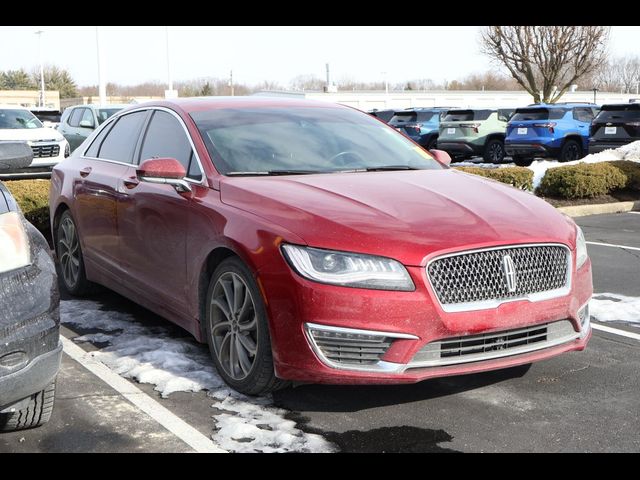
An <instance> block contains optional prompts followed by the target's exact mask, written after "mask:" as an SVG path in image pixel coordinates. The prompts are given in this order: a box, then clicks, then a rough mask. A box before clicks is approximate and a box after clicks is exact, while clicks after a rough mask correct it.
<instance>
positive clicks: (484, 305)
mask: <svg viewBox="0 0 640 480" xmlns="http://www.w3.org/2000/svg"><path fill="white" fill-rule="evenodd" d="M526 247H562V248H564V249H565V250H566V251H567V282H566V284H565V286H564V287H561V288H556V289H554V290H549V291H546V292H539V293H530V294H528V295H523V296H520V297H514V298H505V299H494V300H482V301H479V302H466V303H453V304H443V303H441V302H440V298H438V294H437V292H436V291H435V288H434V287H433V282H432V281H431V276H430V275H429V266H430V265H431V264H432V263H433V262H436V261H438V260H442V259H443V258H449V257H457V256H460V255H467V254H473V253H479V252H488V251H493V250H509V249H514V248H526ZM424 269H425V273H426V275H427V280H428V281H429V287H430V288H431V291H432V293H433V297H434V298H435V299H436V301H437V302H438V305H440V308H442V310H443V311H444V312H446V313H458V312H470V311H473V310H489V309H492V308H497V307H499V306H500V305H503V304H505V303H511V302H519V301H522V300H528V301H530V302H532V303H535V302H542V301H545V300H551V299H554V298H560V297H564V296H566V295H568V294H569V293H570V292H571V284H572V281H573V256H572V254H571V249H570V248H569V247H568V246H567V245H565V244H564V243H519V244H511V245H500V246H498V247H484V248H475V249H473V250H460V251H458V252H453V253H447V254H444V255H438V256H436V257H434V258H432V259H431V260H429V261H428V262H427V264H426V266H425V267H424Z"/></svg>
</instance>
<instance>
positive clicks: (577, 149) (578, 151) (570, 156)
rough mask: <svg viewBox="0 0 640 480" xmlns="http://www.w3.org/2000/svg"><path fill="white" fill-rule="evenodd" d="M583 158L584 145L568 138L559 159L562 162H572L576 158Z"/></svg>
mask: <svg viewBox="0 0 640 480" xmlns="http://www.w3.org/2000/svg"><path fill="white" fill-rule="evenodd" d="M581 158H582V147H581V146H580V144H579V143H578V142H576V141H575V140H567V141H566V142H564V145H562V148H561V149H560V157H559V158H558V160H560V161H561V162H572V161H574V160H580V159H581Z"/></svg>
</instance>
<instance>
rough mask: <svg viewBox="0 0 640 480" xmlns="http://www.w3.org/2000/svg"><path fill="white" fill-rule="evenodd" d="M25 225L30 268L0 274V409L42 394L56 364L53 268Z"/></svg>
mask: <svg viewBox="0 0 640 480" xmlns="http://www.w3.org/2000/svg"><path fill="white" fill-rule="evenodd" d="M27 225H28V235H29V241H30V245H31V258H32V264H31V265H29V266H27V267H24V268H20V269H17V270H14V271H12V272H7V273H3V274H0V409H3V408H5V407H6V406H8V405H11V404H13V403H15V402H17V401H20V400H22V399H23V398H25V397H28V396H30V395H32V394H34V393H36V392H38V391H40V390H42V389H43V388H44V387H46V385H48V384H49V383H50V382H51V381H52V380H53V378H55V376H56V374H57V372H58V369H59V365H60V356H61V346H60V332H59V329H60V309H59V304H60V298H59V294H58V284H57V276H56V271H55V266H54V263H53V260H52V258H51V255H50V253H49V246H48V245H47V243H46V241H45V240H44V238H43V237H42V235H41V234H40V233H39V232H38V231H37V230H35V228H34V227H33V226H31V225H29V224H27Z"/></svg>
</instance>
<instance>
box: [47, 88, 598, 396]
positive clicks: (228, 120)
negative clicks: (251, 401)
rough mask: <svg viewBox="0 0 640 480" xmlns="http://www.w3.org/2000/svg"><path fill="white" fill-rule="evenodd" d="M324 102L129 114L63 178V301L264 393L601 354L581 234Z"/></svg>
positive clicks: (54, 189)
mask: <svg viewBox="0 0 640 480" xmlns="http://www.w3.org/2000/svg"><path fill="white" fill-rule="evenodd" d="M448 161H450V158H449V157H448V155H446V154H445V153H444V152H440V151H432V152H428V151H426V150H424V149H423V148H422V147H420V146H419V145H418V144H416V143H415V142H413V141H411V140H410V139H409V138H407V137H406V136H405V135H403V134H401V133H399V132H398V131H396V130H395V129H393V128H391V127H389V126H388V125H385V124H383V123H381V122H380V121H378V120H376V119H374V118H371V116H369V115H367V114H365V113H363V112H360V111H357V110H355V109H352V108H349V107H345V106H340V105H333V104H330V103H326V102H320V101H318V102H313V101H307V100H293V99H273V98H256V97H244V98H242V97H231V98H224V97H221V98H215V99H212V98H209V99H206V98H201V99H188V98H185V99H177V100H171V101H164V102H154V103H149V104H145V105H140V106H137V107H132V108H130V109H127V110H124V111H122V112H120V113H118V114H116V115H115V116H114V117H112V118H111V119H109V120H108V121H107V122H105V123H104V124H103V125H102V126H101V127H100V128H99V129H98V130H97V131H96V133H95V134H94V135H93V136H92V137H90V138H89V139H87V142H86V143H85V144H84V145H83V146H82V147H81V148H79V149H78V150H77V151H76V152H75V153H74V154H72V156H71V157H69V159H67V160H66V161H64V162H63V163H62V164H61V165H59V166H58V167H56V168H55V169H54V173H53V176H52V186H51V193H50V211H51V220H52V230H53V232H54V239H55V243H56V249H57V256H58V258H59V259H60V263H61V271H62V272H64V273H63V275H62V279H61V280H62V284H63V285H64V286H65V288H66V289H67V290H68V291H69V292H71V293H72V294H75V295H86V294H88V293H89V292H90V289H91V286H92V282H95V283H98V284H101V285H104V286H106V287H108V288H110V289H112V290H115V291H116V292H119V293H120V294H122V295H124V296H125V297H127V298H130V299H132V300H134V301H135V302H137V303H139V304H141V305H143V306H145V307H147V308H149V309H150V310H152V311H154V312H156V313H157V314H158V315H161V316H162V317H165V318H167V319H169V320H171V321H173V322H175V323H176V324H178V325H180V326H182V327H183V328H185V329H186V330H187V331H189V332H191V334H193V335H194V336H195V337H196V339H198V340H200V341H202V342H207V343H208V344H209V348H210V351H211V354H212V358H213V362H214V364H215V365H216V367H217V370H218V372H219V373H220V375H221V376H222V378H224V380H225V381H226V382H227V383H228V384H229V385H230V386H232V387H233V388H235V389H237V390H239V391H241V392H244V393H248V394H261V393H265V392H268V391H271V390H274V389H276V388H279V387H282V386H283V385H285V384H286V381H287V380H295V381H300V382H323V383H347V384H365V383H413V382H418V381H420V380H424V379H427V378H432V377H441V376H447V375H457V374H465V373H472V372H480V371H485V370H492V369H499V368H506V367H513V366H516V365H523V364H529V363H531V362H534V361H537V360H542V359H546V358H550V357H552V356H555V355H559V354H561V353H563V352H567V351H571V350H582V349H584V348H585V346H586V344H587V341H588V339H589V337H590V335H591V329H590V323H589V300H590V298H591V294H592V281H591V262H590V261H589V258H588V255H587V251H586V244H585V241H584V237H583V235H582V232H581V230H580V229H579V228H578V227H577V226H576V225H575V223H574V222H573V221H572V220H571V219H569V218H568V217H565V216H563V215H561V214H560V213H559V212H558V211H557V210H556V209H555V208H553V207H552V206H551V205H550V204H548V203H547V202H545V201H543V200H541V199H538V198H536V197H535V196H533V195H531V194H529V193H527V192H522V191H520V190H517V189H514V188H512V187H509V186H506V185H503V184H499V183H497V182H493V181H489V180H485V179H482V178H480V177H478V176H475V175H469V174H466V173H463V172H459V171H456V170H453V169H450V168H448V166H447V165H446V164H447V163H448Z"/></svg>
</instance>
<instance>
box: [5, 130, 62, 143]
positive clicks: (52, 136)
mask: <svg viewBox="0 0 640 480" xmlns="http://www.w3.org/2000/svg"><path fill="white" fill-rule="evenodd" d="M63 138H64V137H63V136H62V134H61V133H60V132H58V131H57V130H54V129H53V128H19V129H14V128H0V140H25V141H33V142H44V141H55V142H60V141H62V139H63Z"/></svg>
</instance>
